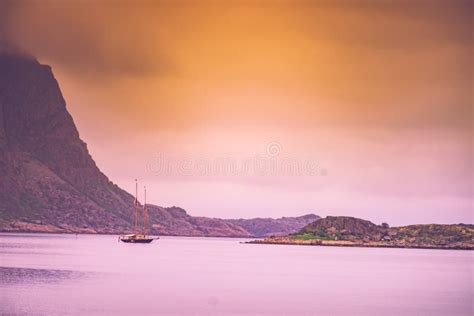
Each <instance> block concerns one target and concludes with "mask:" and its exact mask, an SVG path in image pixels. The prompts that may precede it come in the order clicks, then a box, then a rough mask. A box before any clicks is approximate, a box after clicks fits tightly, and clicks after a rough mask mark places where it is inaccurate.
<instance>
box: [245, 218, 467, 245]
mask: <svg viewBox="0 0 474 316" xmlns="http://www.w3.org/2000/svg"><path fill="white" fill-rule="evenodd" d="M473 240H474V225H472V224H450V225H442V224H424V225H408V226H401V227H390V226H389V225H388V224H387V223H383V224H381V225H376V224H374V223H372V222H370V221H367V220H363V219H360V218H355V217H348V216H328V217H326V218H321V219H318V220H316V221H314V222H313V223H311V224H308V225H306V226H305V227H303V228H302V229H301V230H299V231H298V232H296V233H292V234H289V235H283V236H269V237H266V238H264V239H257V240H253V241H249V242H247V243H250V244H276V245H305V246H343V247H384V248H423V249H460V250H474V241H473Z"/></svg>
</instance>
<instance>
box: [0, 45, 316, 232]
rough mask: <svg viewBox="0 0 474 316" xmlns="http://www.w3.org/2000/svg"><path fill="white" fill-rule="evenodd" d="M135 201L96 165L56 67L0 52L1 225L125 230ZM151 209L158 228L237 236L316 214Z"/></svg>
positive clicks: (35, 229)
mask: <svg viewBox="0 0 474 316" xmlns="http://www.w3.org/2000/svg"><path fill="white" fill-rule="evenodd" d="M133 201H134V198H133V196H132V195H130V194H129V193H128V192H126V191H124V190H122V189H121V188H120V187H118V186H117V185H116V184H114V183H113V182H112V181H110V180H109V178H108V177H107V176H106V175H105V174H104V173H103V172H102V171H101V170H100V169H99V168H98V167H97V165H96V163H95V161H94V160H93V158H92V156H91V155H90V153H89V151H88V149H87V144H86V143H85V142H84V141H83V140H82V139H81V138H80V135H79V131H78V130H77V128H76V126H75V124H74V120H73V118H72V116H71V115H70V114H69V112H68V111H67V105H66V101H65V100H64V98H63V96H62V93H61V90H60V87H59V83H58V82H57V80H56V79H55V77H54V74H53V72H52V69H51V67H50V66H48V65H42V64H40V63H39V62H38V61H37V60H36V59H34V58H32V57H30V56H28V57H25V56H17V55H14V54H10V53H5V52H3V53H2V52H0V231H17V232H72V233H123V232H127V231H129V230H130V226H131V225H130V223H131V216H132V206H133ZM149 216H150V223H151V224H152V227H151V230H150V232H151V233H152V234H163V235H185V236H232V237H260V236H264V235H260V234H267V233H268V232H270V233H275V234H278V233H280V232H288V231H290V230H293V229H294V228H296V227H297V228H301V227H302V226H304V225H306V224H308V223H309V222H310V219H312V217H304V218H301V217H294V218H288V219H287V220H285V221H281V220H280V221H278V220H273V219H265V220H263V222H262V220H261V219H258V220H256V221H258V222H259V224H258V225H257V224H255V225H252V224H251V223H252V221H254V220H253V219H248V220H236V221H234V220H224V219H218V218H214V219H213V218H206V217H194V216H191V215H189V214H187V213H186V211H184V210H183V209H181V208H178V207H169V208H166V207H160V206H156V205H149ZM312 216H316V215H312ZM239 223H240V224H239ZM285 225H286V226H285ZM245 226H247V227H254V228H253V229H252V230H251V232H250V231H248V229H246V228H245ZM272 227H273V228H272ZM285 227H286V228H285Z"/></svg>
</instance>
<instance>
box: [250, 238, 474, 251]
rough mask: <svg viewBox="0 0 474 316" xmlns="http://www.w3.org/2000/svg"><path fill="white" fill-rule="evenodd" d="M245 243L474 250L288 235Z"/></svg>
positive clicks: (465, 245)
mask: <svg viewBox="0 0 474 316" xmlns="http://www.w3.org/2000/svg"><path fill="white" fill-rule="evenodd" d="M244 243H245V244H261V245H293V246H295V245H296V246H328V247H362V248H405V249H407V248H409V249H444V250H474V245H473V244H468V243H458V244H453V245H423V244H410V243H389V242H374V241H369V242H362V241H349V240H319V239H311V240H298V239H291V238H290V237H268V238H264V239H256V240H252V241H247V242H244Z"/></svg>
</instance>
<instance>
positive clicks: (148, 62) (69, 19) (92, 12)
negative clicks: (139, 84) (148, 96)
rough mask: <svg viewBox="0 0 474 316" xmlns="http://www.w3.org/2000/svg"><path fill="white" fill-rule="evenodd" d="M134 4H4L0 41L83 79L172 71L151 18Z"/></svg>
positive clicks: (19, 2) (59, 2)
mask: <svg viewBox="0 0 474 316" xmlns="http://www.w3.org/2000/svg"><path fill="white" fill-rule="evenodd" d="M137 9H138V10H142V9H143V8H141V7H139V8H136V7H133V6H132V5H131V4H130V3H125V2H123V3H121V2H115V3H112V2H101V3H97V4H96V3H94V2H81V1H77V2H72V1H71V2H69V1H65V2H61V1H58V2H54V1H53V2H40V1H38V2H33V1H15V2H14V1H3V2H1V7H0V21H1V22H0V23H1V24H0V39H1V44H0V45H1V46H2V47H3V48H4V49H7V48H8V49H11V48H12V47H16V49H17V50H23V51H27V52H29V53H31V54H33V55H35V56H36V57H37V58H38V59H40V60H46V61H48V62H51V61H53V62H54V63H55V64H60V65H61V66H63V67H65V68H67V69H68V70H69V71H73V72H77V73H79V74H81V75H88V74H90V75H97V74H101V75H124V76H147V75H156V74H161V73H164V72H167V71H170V69H171V68H172V66H171V65H172V63H171V62H170V60H169V59H168V58H167V57H166V56H164V55H163V51H162V50H161V49H160V47H159V45H157V42H159V39H158V41H157V39H156V38H153V39H151V38H150V36H152V35H153V25H152V23H150V22H151V21H150V20H146V19H142V18H141V17H140V14H137V12H136V11H137Z"/></svg>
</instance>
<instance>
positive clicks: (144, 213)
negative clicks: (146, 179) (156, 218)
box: [143, 186, 148, 235]
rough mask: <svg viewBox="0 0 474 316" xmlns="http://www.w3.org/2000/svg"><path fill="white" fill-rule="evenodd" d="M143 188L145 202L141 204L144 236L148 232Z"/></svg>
mask: <svg viewBox="0 0 474 316" xmlns="http://www.w3.org/2000/svg"><path fill="white" fill-rule="evenodd" d="M143 188H144V190H145V201H144V203H143V234H144V235H146V234H147V232H148V209H147V206H146V186H145V187H143Z"/></svg>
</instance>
